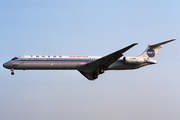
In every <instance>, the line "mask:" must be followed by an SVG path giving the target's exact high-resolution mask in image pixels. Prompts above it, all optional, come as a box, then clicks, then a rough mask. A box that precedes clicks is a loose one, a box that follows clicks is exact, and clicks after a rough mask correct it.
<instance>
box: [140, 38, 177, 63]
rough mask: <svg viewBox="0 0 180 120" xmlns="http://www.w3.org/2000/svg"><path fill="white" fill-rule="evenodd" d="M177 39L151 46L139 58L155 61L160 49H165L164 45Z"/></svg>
mask: <svg viewBox="0 0 180 120" xmlns="http://www.w3.org/2000/svg"><path fill="white" fill-rule="evenodd" d="M174 40H176V39H172V40H168V41H165V42H161V43H158V44H149V45H148V47H147V49H146V50H145V51H144V52H143V53H142V54H141V55H140V56H138V57H141V58H144V59H146V60H150V61H151V60H154V58H155V57H156V55H157V54H158V52H159V50H160V48H162V47H163V45H164V44H166V43H169V42H172V41H174Z"/></svg>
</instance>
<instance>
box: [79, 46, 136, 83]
mask: <svg viewBox="0 0 180 120" xmlns="http://www.w3.org/2000/svg"><path fill="white" fill-rule="evenodd" d="M135 45H137V43H134V44H132V45H129V46H127V47H125V48H123V49H121V50H118V51H116V52H114V53H111V54H109V55H107V56H105V57H102V58H100V59H98V60H96V61H93V62H90V63H87V64H85V65H84V66H82V67H81V68H79V69H78V71H79V72H80V73H81V74H82V75H84V76H85V77H86V78H87V79H89V80H94V79H96V78H97V77H98V75H99V74H102V73H104V70H107V69H108V67H109V66H110V65H111V64H112V63H114V62H115V61H117V60H118V59H119V58H120V57H122V56H123V54H122V53H124V52H126V51H127V50H129V49H130V48H132V47H133V46H135Z"/></svg>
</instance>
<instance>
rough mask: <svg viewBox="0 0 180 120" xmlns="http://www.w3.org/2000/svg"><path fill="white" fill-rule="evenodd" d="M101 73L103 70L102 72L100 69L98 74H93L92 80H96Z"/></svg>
mask: <svg viewBox="0 0 180 120" xmlns="http://www.w3.org/2000/svg"><path fill="white" fill-rule="evenodd" d="M103 73H104V70H103V69H100V70H99V72H98V73H94V75H93V78H94V79H97V78H98V75H99V74H103Z"/></svg>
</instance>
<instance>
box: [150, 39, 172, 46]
mask: <svg viewBox="0 0 180 120" xmlns="http://www.w3.org/2000/svg"><path fill="white" fill-rule="evenodd" d="M174 40H176V39H172V40H168V41H165V42H161V43H158V44H152V45H149V47H151V48H156V47H159V46H161V45H164V44H166V43H169V42H172V41H174Z"/></svg>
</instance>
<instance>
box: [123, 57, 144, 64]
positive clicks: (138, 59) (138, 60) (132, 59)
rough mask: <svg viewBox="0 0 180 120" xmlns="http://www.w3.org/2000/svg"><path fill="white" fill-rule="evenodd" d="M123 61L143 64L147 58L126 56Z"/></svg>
mask: <svg viewBox="0 0 180 120" xmlns="http://www.w3.org/2000/svg"><path fill="white" fill-rule="evenodd" d="M123 61H124V63H128V64H142V63H145V62H146V61H147V60H145V59H144V58H141V57H124V58H123Z"/></svg>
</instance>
